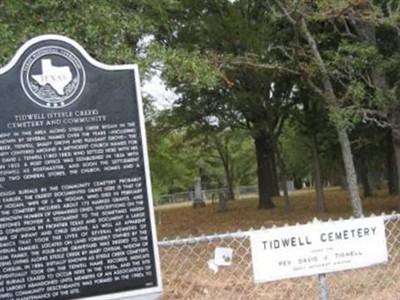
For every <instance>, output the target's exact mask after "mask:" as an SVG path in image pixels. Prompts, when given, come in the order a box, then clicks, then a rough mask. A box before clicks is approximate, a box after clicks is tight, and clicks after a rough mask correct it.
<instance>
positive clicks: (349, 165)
mask: <svg viewBox="0 0 400 300" xmlns="http://www.w3.org/2000/svg"><path fill="white" fill-rule="evenodd" d="M275 2H276V3H277V4H278V6H279V7H280V8H281V9H282V11H283V13H284V15H285V16H286V18H287V20H288V21H289V22H290V23H291V24H292V25H293V26H294V27H295V28H299V29H300V33H301V35H302V36H303V37H304V38H305V39H306V40H307V43H308V46H309V48H310V52H311V54H312V56H313V57H314V59H315V63H316V64H317V65H318V68H319V71H320V75H321V76H320V78H319V80H321V82H322V85H323V91H321V90H320V89H319V88H318V90H317V89H316V90H317V92H319V94H320V95H321V96H323V97H324V99H325V101H326V103H327V104H328V106H329V107H330V108H331V109H340V103H339V100H338V99H337V97H336V94H335V91H334V89H333V85H332V82H331V80H330V76H329V73H328V70H327V68H326V65H325V61H324V60H323V58H322V56H321V54H320V52H319V49H318V44H317V41H316V39H315V37H314V36H313V35H312V33H311V32H310V30H309V28H308V24H307V22H306V20H305V19H304V18H302V19H301V20H300V23H299V22H298V20H295V19H293V17H292V15H291V13H290V12H289V11H288V10H287V8H286V7H285V6H284V3H283V2H282V1H278V0H276V1H275ZM299 25H300V27H299ZM310 80H311V79H310ZM309 83H311V82H309ZM311 86H312V87H313V88H316V87H317V85H315V84H312V85H311ZM336 130H337V133H338V136H339V142H340V145H341V148H342V156H343V161H344V165H345V169H346V176H347V178H346V180H347V185H348V188H349V193H350V201H351V204H352V207H353V214H354V216H355V217H361V216H362V214H363V213H362V204H361V198H360V194H359V191H358V186H357V176H356V172H355V168H354V161H353V155H352V153H351V148H350V141H349V136H348V134H347V131H346V129H343V128H340V127H338V126H337V128H336Z"/></svg>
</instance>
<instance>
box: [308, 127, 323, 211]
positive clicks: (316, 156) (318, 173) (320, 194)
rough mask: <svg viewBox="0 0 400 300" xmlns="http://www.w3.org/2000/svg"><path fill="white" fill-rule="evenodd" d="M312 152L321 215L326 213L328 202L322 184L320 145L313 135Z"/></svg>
mask: <svg viewBox="0 0 400 300" xmlns="http://www.w3.org/2000/svg"><path fill="white" fill-rule="evenodd" d="M311 151H312V156H313V166H314V180H315V194H316V196H317V211H318V212H319V213H322V212H325V211H326V202H325V196H324V188H323V184H322V175H321V161H320V159H319V150H318V143H317V137H316V135H315V134H312V137H311Z"/></svg>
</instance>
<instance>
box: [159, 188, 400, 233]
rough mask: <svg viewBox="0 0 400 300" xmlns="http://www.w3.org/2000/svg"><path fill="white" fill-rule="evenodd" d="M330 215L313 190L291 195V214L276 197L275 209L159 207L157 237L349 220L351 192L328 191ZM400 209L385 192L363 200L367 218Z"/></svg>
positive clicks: (252, 202) (247, 202)
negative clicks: (320, 207) (315, 220)
mask: <svg viewBox="0 0 400 300" xmlns="http://www.w3.org/2000/svg"><path fill="white" fill-rule="evenodd" d="M325 198H326V204H327V212H325V213H317V209H316V199H315V193H314V191H313V190H302V191H297V192H294V193H293V194H292V195H291V196H290V202H291V208H292V209H291V212H289V213H285V212H284V209H283V198H282V197H277V198H274V203H275V205H276V208H274V209H269V210H259V209H257V205H258V199H257V198H255V197H253V198H246V199H240V200H235V201H229V202H228V210H227V211H226V212H218V204H211V203H208V204H207V206H206V207H204V208H196V209H194V208H193V207H192V206H190V204H186V205H179V204H177V205H169V206H164V207H163V206H159V207H156V222H157V233H158V238H159V239H160V240H161V239H164V238H170V239H171V238H176V237H188V236H199V235H210V234H215V233H225V232H236V231H238V230H242V231H246V230H249V229H251V228H253V229H258V228H261V227H267V228H268V227H272V226H274V225H276V226H283V225H285V224H289V225H292V224H296V223H307V222H309V221H311V220H312V219H313V218H315V217H316V218H318V219H320V220H328V219H333V220H335V219H339V218H349V217H351V216H352V208H351V204H350V201H349V196H348V193H347V192H346V191H344V190H341V189H339V188H329V189H326V190H325ZM399 208H400V198H399V197H395V196H388V195H387V192H386V191H384V190H380V191H376V193H375V195H374V196H373V197H370V198H366V199H364V200H363V209H364V215H365V216H369V215H371V214H381V213H386V214H390V213H392V212H393V211H398V209H399Z"/></svg>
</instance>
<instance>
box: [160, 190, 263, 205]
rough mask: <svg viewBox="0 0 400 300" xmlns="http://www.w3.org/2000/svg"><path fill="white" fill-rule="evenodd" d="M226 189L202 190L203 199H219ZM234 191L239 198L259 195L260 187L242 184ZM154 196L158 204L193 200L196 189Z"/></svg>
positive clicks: (211, 200) (213, 200) (212, 200)
mask: <svg viewBox="0 0 400 300" xmlns="http://www.w3.org/2000/svg"><path fill="white" fill-rule="evenodd" d="M226 191H227V189H226V188H220V189H209V190H202V196H203V200H204V201H210V202H215V201H218V195H219V194H220V193H221V192H222V193H224V192H226ZM234 192H235V195H236V197H237V198H243V197H246V196H249V195H254V196H256V195H258V187H257V186H256V185H250V186H240V187H237V188H235V191H234ZM154 197H155V202H156V204H157V205H164V204H174V203H183V202H191V201H193V200H194V198H195V197H194V191H188V192H181V193H175V194H167V195H161V196H154Z"/></svg>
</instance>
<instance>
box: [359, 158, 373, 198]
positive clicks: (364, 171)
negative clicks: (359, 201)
mask: <svg viewBox="0 0 400 300" xmlns="http://www.w3.org/2000/svg"><path fill="white" fill-rule="evenodd" d="M358 173H359V175H360V179H361V184H362V186H363V190H364V197H372V189H371V184H370V182H369V179H368V166H367V161H366V159H365V155H364V154H362V153H361V155H360V157H359V159H358Z"/></svg>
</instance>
